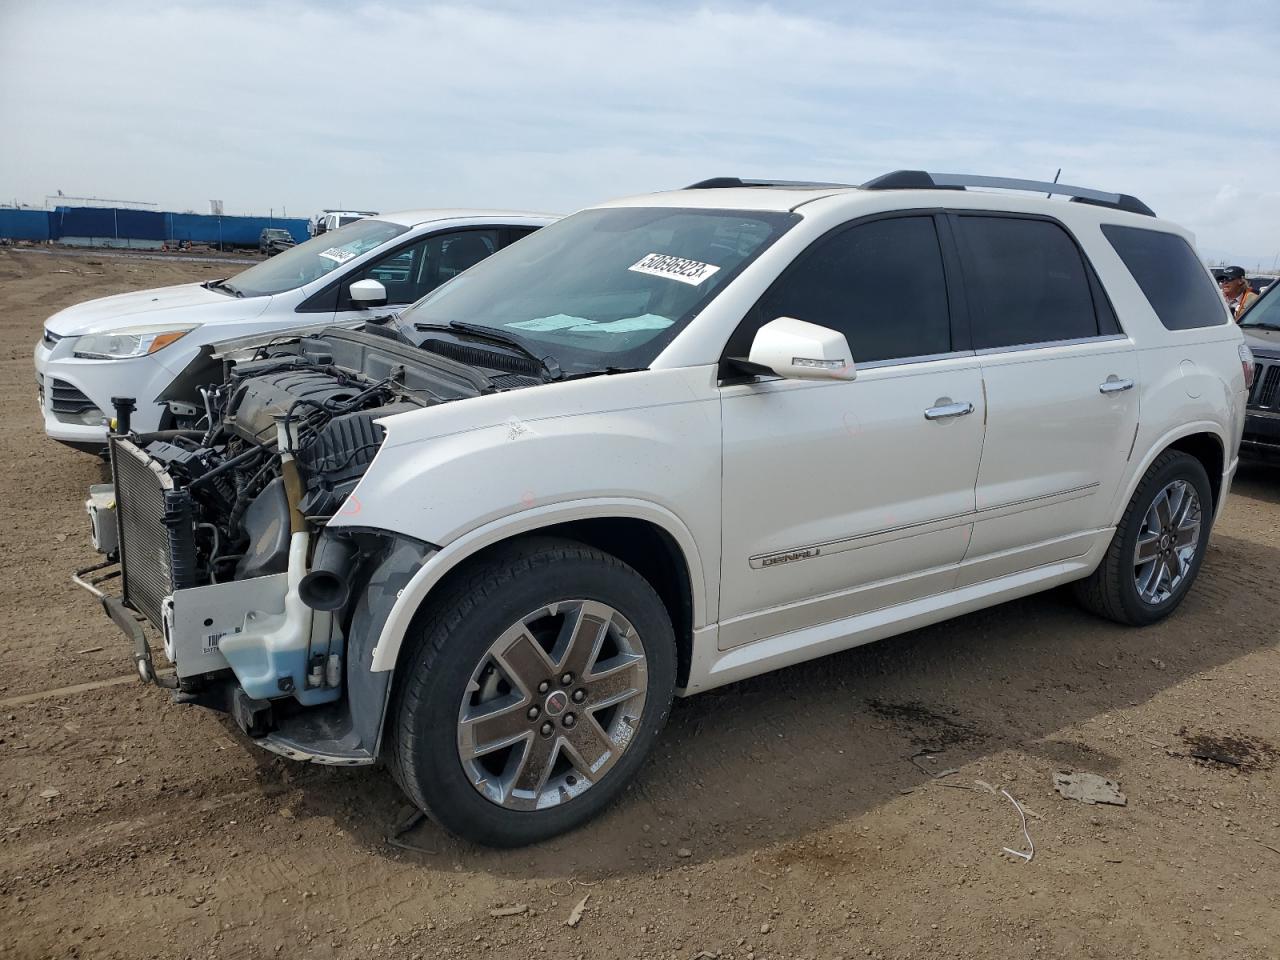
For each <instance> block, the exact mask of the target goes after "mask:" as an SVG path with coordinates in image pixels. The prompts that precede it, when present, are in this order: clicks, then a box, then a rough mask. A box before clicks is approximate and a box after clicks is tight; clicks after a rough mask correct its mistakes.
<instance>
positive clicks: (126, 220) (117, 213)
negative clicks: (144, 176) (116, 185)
mask: <svg viewBox="0 0 1280 960" xmlns="http://www.w3.org/2000/svg"><path fill="white" fill-rule="evenodd" d="M266 227H274V228H278V229H284V230H288V231H289V234H290V235H291V236H292V237H293V239H294V240H295V241H297V242H298V243H302V242H303V241H304V240H306V239H307V237H308V234H307V221H306V220H303V219H300V218H297V217H290V218H284V217H218V216H212V215H207V214H198V213H160V212H156V211H152V210H126V209H123V208H117V207H57V208H56V209H54V210H15V209H8V208H6V209H0V237H2V238H5V239H9V240H36V241H44V240H62V239H64V238H65V239H66V240H68V241H74V242H79V243H85V242H88V243H91V244H92V243H103V244H113V245H114V244H116V243H118V242H124V241H130V240H136V241H140V242H142V243H143V244H147V245H156V246H158V245H159V244H161V243H178V242H180V241H183V240H186V241H189V242H191V243H208V244H211V245H213V246H237V247H254V246H257V244H258V236H259V235H260V234H261V233H262V231H263V229H264V228H266Z"/></svg>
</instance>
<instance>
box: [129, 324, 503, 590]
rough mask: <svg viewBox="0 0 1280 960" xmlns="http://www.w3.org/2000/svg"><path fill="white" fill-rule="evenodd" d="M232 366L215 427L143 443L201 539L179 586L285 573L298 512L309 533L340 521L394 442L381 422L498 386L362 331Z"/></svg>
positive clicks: (172, 503)
mask: <svg viewBox="0 0 1280 960" xmlns="http://www.w3.org/2000/svg"><path fill="white" fill-rule="evenodd" d="M224 359H225V362H226V376H225V379H224V381H223V383H222V385H221V386H218V387H216V388H213V389H205V390H202V391H201V393H202V396H203V399H204V407H205V417H204V419H203V420H202V421H201V422H200V426H201V427H202V428H203V429H187V430H171V431H165V432H162V433H157V434H149V435H141V436H136V437H134V438H133V440H132V442H133V444H134V445H135V446H136V447H138V448H140V449H141V450H142V451H143V452H144V453H145V454H146V455H147V457H148V458H149V459H150V460H151V461H152V462H153V463H154V464H156V465H157V466H158V467H160V468H161V469H163V471H164V472H165V473H166V474H167V475H168V477H169V478H170V479H171V480H172V482H173V488H174V489H173V491H172V492H170V493H168V494H166V507H165V509H166V512H167V513H170V514H175V513H176V514H182V515H185V516H189V519H190V525H189V526H188V524H187V523H186V522H185V520H184V522H182V523H180V524H177V525H174V524H170V529H171V530H173V531H174V532H175V533H179V534H181V532H185V531H187V530H190V531H192V533H191V535H190V536H191V540H190V542H189V543H173V544H172V547H171V548H172V552H173V556H174V564H173V566H174V569H173V579H174V581H175V582H174V583H173V584H172V586H173V587H175V588H178V587H181V588H186V587H195V586H202V585H205V584H212V583H219V582H226V581H228V580H242V579H247V578H251V577H261V576H265V575H268V574H273V573H280V572H282V571H284V570H285V568H286V566H287V564H288V553H289V540H290V533H291V530H294V529H295V528H296V526H297V522H296V520H295V519H294V518H293V516H292V513H291V507H294V506H296V510H297V512H298V514H300V515H301V517H302V518H305V521H306V523H307V524H308V526H323V524H324V522H325V520H327V519H328V518H329V517H332V516H333V514H334V513H335V512H336V511H337V510H338V509H339V508H340V507H341V506H342V504H343V502H344V500H345V499H346V497H347V496H348V495H349V494H350V492H351V491H352V489H353V488H354V487H355V485H356V484H357V483H358V482H359V480H360V477H361V476H362V475H363V474H364V472H365V470H366V469H367V468H368V466H369V464H370V462H372V460H373V458H374V455H375V454H376V453H377V450H378V447H379V445H380V444H381V443H382V441H383V437H384V431H383V429H382V427H381V426H379V425H378V424H377V423H376V422H375V421H377V420H379V419H381V418H383V417H388V416H392V415H394V414H397V413H404V412H407V411H411V410H415V409H419V408H422V407H426V406H431V405H433V404H436V403H440V402H444V401H448V400H455V399H461V398H463V397H467V396H475V395H476V394H477V393H480V392H483V391H484V390H485V389H487V384H486V383H485V380H484V378H482V377H480V376H479V375H478V374H474V373H472V371H469V370H467V369H466V368H464V367H461V366H460V365H456V364H450V363H449V361H447V360H440V359H437V358H435V357H432V356H430V355H428V354H426V353H425V352H424V351H420V350H415V349H413V348H412V347H408V346H402V345H401V344H399V343H398V342H396V341H393V340H390V339H387V338H385V337H382V336H376V335H373V334H370V333H367V332H363V331H357V330H341V331H337V330H334V331H326V332H325V333H323V334H320V335H316V336H310V337H305V338H302V339H298V340H291V341H289V342H284V343H268V344H266V345H263V346H258V347H255V348H252V349H251V350H241V351H236V352H234V353H233V354H231V355H230V356H228V357H226V358H224ZM454 368H456V369H454ZM282 440H283V443H282ZM286 464H292V466H286ZM293 477H296V483H297V488H296V490H293V491H290V490H289V485H290V483H291V482H292V478H293ZM290 493H292V494H293V496H290ZM178 539H179V540H182V539H185V538H183V537H182V536H181V535H179V538H178Z"/></svg>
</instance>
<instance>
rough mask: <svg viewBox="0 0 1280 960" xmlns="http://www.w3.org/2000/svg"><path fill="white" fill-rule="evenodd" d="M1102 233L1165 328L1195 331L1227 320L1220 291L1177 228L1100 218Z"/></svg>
mask: <svg viewBox="0 0 1280 960" xmlns="http://www.w3.org/2000/svg"><path fill="white" fill-rule="evenodd" d="M1102 233H1103V235H1104V236H1105V237H1106V238H1107V240H1108V241H1110V243H1111V246H1112V247H1114V248H1115V251H1116V253H1118V254H1119V255H1120V259H1121V260H1123V261H1124V265H1125V266H1126V267H1128V268H1129V272H1130V273H1131V274H1133V279H1134V280H1136V281H1137V282H1138V286H1139V287H1141V288H1142V292H1143V293H1144V294H1145V295H1146V298H1147V302H1148V303H1150V304H1151V309H1152V310H1154V311H1155V312H1156V316H1157V317H1159V318H1160V322H1161V323H1163V324H1164V325H1165V329H1167V330H1194V329H1196V328H1197V327H1216V326H1219V325H1221V324H1224V323H1226V322H1227V312H1226V307H1225V305H1224V303H1223V299H1222V294H1220V293H1219V292H1218V291H1217V290H1216V289H1215V288H1214V286H1213V281H1212V280H1210V279H1209V275H1208V274H1207V273H1206V272H1205V269H1204V266H1203V264H1201V263H1200V258H1199V257H1198V256H1196V252H1195V251H1194V250H1193V249H1191V244H1189V243H1187V241H1186V240H1183V239H1182V237H1180V236H1178V235H1177V234H1176V233H1162V232H1161V231H1159V230H1146V229H1144V228H1142V227H1121V226H1118V225H1116V224H1114V223H1104V224H1103V225H1102Z"/></svg>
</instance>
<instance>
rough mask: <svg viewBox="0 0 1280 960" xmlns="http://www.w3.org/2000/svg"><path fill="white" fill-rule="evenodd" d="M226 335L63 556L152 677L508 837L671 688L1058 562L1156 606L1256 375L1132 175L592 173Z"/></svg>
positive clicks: (1179, 566)
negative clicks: (315, 320) (357, 314)
mask: <svg viewBox="0 0 1280 960" xmlns="http://www.w3.org/2000/svg"><path fill="white" fill-rule="evenodd" d="M974 187H979V188H981V187H999V188H1005V190H1004V192H999V193H995V192H989V191H986V192H984V191H982V190H980V189H978V190H975V189H972V188H974ZM1016 190H1024V191H1030V192H1039V193H1045V192H1050V191H1052V192H1053V193H1055V194H1058V195H1065V196H1066V197H1067V198H1068V199H1067V200H1066V201H1062V200H1047V199H1044V198H1043V197H1038V196H1034V195H1017V194H1015V193H1013V192H1011V191H1016ZM217 361H218V362H219V363H221V364H223V368H222V370H221V371H220V372H219V373H220V375H219V376H218V377H217V378H215V379H218V380H220V381H221V382H222V386H221V387H220V388H218V389H217V390H216V391H211V392H210V393H209V397H210V399H209V402H210V410H211V416H210V418H209V420H208V421H207V422H203V423H200V424H198V425H197V427H196V428H195V429H186V430H174V431H168V432H164V433H150V434H148V433H137V432H133V431H131V430H130V429H129V424H128V423H127V420H128V416H127V410H122V411H120V413H121V416H120V418H119V419H120V423H119V424H118V432H117V433H116V434H115V435H114V436H113V438H112V442H111V448H112V464H113V477H114V489H106V490H99V491H96V492H95V495H94V497H92V498H91V500H90V502H89V506H90V511H91V513H92V515H93V518H94V521H95V529H96V537H97V539H98V541H99V544H100V546H101V547H102V549H104V550H105V551H106V552H108V553H110V554H111V555H112V556H110V557H109V558H108V560H107V562H106V563H105V564H104V565H101V566H100V568H98V569H96V570H94V571H92V572H90V571H84V572H82V573H81V578H82V580H83V581H84V582H86V583H87V584H89V585H90V586H93V588H94V589H95V590H97V591H99V592H101V588H102V587H103V586H104V584H105V583H106V582H108V581H107V579H106V578H108V577H109V576H111V575H112V574H114V573H117V572H120V571H121V569H122V574H123V576H122V594H121V595H120V596H104V598H103V599H104V605H105V607H106V609H107V611H108V612H109V613H110V615H111V616H112V618H113V619H114V620H115V621H116V622H117V623H118V624H119V625H120V627H121V628H122V629H123V630H124V631H125V632H126V633H127V634H129V635H130V636H132V637H133V639H134V651H135V658H136V662H137V666H138V669H139V672H140V673H141V675H142V676H143V677H144V679H151V680H156V681H157V682H161V683H163V684H165V685H167V686H170V687H172V688H174V694H175V696H176V697H177V698H179V699H180V700H182V701H185V702H191V703H199V704H204V705H206V706H211V707H215V708H219V709H224V710H229V711H231V712H232V713H233V714H234V716H235V717H236V719H237V721H238V722H239V724H240V725H241V727H242V728H243V729H244V730H245V731H246V732H247V733H248V734H249V735H250V736H251V737H254V738H255V739H257V741H258V742H259V743H260V744H261V745H262V746H264V747H266V748H267V749H270V750H274V751H277V752H279V753H282V754H285V755H287V756H290V757H295V758H297V759H303V760H311V761H316V762H320V763H334V764H372V763H374V762H375V761H378V760H382V761H385V763H386V764H387V765H388V766H389V767H390V768H391V770H392V771H393V772H394V775H395V776H396V778H397V779H398V781H399V782H400V784H401V785H402V786H403V787H404V789H405V790H406V792H407V793H408V795H409V796H410V797H411V798H412V800H413V801H414V803H416V804H417V805H418V806H419V807H421V808H422V809H423V810H425V811H427V812H428V813H430V814H431V815H432V816H433V817H434V818H436V819H437V820H438V821H439V822H440V823H441V824H443V825H444V826H445V827H447V828H448V829H450V830H453V831H455V832H457V833H459V834H462V835H464V836H467V837H470V838H473V839H475V840H478V841H481V842H484V843H490V844H497V845H514V844H522V843H528V842H531V841H536V840H539V839H541V838H544V837H548V836H550V835H553V834H555V833H557V832H559V831H562V830H565V829H568V828H570V827H573V826H574V825H576V824H579V823H581V822H582V821H584V820H585V819H587V818H588V817H590V816H591V815H592V814H594V813H596V812H597V811H599V810H600V809H601V808H602V807H604V806H605V805H606V804H607V803H608V802H609V801H610V799H611V798H613V797H615V796H616V795H617V793H618V791H619V790H620V789H621V788H622V787H623V785H624V784H625V783H626V782H627V780H628V778H629V777H630V776H631V775H632V774H633V773H634V772H635V770H636V768H637V767H638V766H639V765H640V763H641V762H642V760H643V759H644V757H645V755H646V754H647V753H648V751H649V750H650V748H651V747H652V746H653V743H654V740H655V738H656V737H657V736H658V734H659V731H660V730H661V728H662V725H663V722H664V721H665V719H666V717H667V714H668V711H669V709H670V706H671V702H672V696H673V694H680V695H686V694H692V693H696V692H698V691H701V690H706V689H709V688H711V687H715V686H718V685H720V684H725V683H730V682H732V681H735V680H739V679H742V678H744V677H750V676H752V675H755V674H759V673H763V672H765V671H769V670H774V669H777V668H779V667H785V666H787V665H789V664H793V663H796V662H798V661H801V660H805V659H808V658H812V657H817V656H821V655H824V654H829V653H833V652H835V651H839V650H844V649H847V648H849V647H852V646H854V645H856V644H860V643H866V642H868V641H871V640H877V639H880V638H882V637H887V636H890V635H892V634H896V633H901V632H903V631H906V630H910V629H913V628H915V627H919V626H922V625H924V624H928V623H933V622H936V621H939V620H943V619H945V618H947V617H951V616H955V615H957V614H960V613H964V612H967V611H971V610H975V609H977V608H980V607H984V606H988V605H990V604H995V603H999V602H1001V601H1004V600H1008V599H1010V598H1013V597H1019V596H1023V595H1025V594H1028V593H1032V592H1034V591H1038V590H1043V589H1046V588H1048V587H1052V586H1054V585H1056V584H1062V583H1067V582H1070V581H1075V582H1076V583H1077V585H1078V591H1079V595H1080V597H1081V598H1082V600H1083V601H1084V603H1085V604H1086V606H1088V607H1089V608H1091V609H1092V610H1094V611H1096V612H1098V613H1101V614H1103V615H1105V616H1108V617H1111V618H1113V619H1115V620H1118V621H1121V622H1123V623H1130V624H1148V623H1152V622H1154V621H1156V620H1159V619H1160V618H1162V617H1165V616H1167V615H1168V614H1169V613H1171V612H1172V611H1173V610H1174V609H1175V608H1176V607H1177V606H1178V604H1179V603H1180V602H1181V601H1182V599H1183V597H1184V596H1185V595H1186V592H1187V590H1188V589H1189V588H1190V586H1191V584H1192V582H1193V581H1194V580H1195V577H1196V573H1197V571H1198V569H1199V567H1200V564H1201V561H1202V559H1203V557H1204V552H1205V546H1206V544H1207V542H1208V538H1209V532H1210V528H1211V525H1212V523H1213V520H1214V518H1215V517H1216V516H1217V515H1218V514H1219V513H1220V512H1221V510H1222V506H1223V502H1224V500H1225V498H1226V495H1227V491H1228V488H1229V486H1230V482H1231V478H1232V475H1233V472H1234V470H1235V468H1236V450H1237V446H1238V444H1239V441H1240V434H1241V429H1242V424H1243V420H1244V410H1245V402H1244V401H1245V394H1246V387H1247V382H1248V379H1249V377H1250V375H1251V371H1252V367H1251V365H1250V362H1249V357H1248V352H1247V350H1246V349H1245V348H1244V347H1243V345H1242V341H1241V335H1240V333H1239V331H1238V329H1237V328H1236V327H1235V325H1234V324H1232V323H1230V322H1229V321H1228V317H1227V312H1226V307H1225V305H1224V303H1223V301H1222V298H1221V297H1220V296H1219V295H1218V293H1217V290H1216V289H1215V287H1214V284H1213V281H1212V279H1211V277H1210V275H1209V273H1208V271H1207V270H1206V269H1205V268H1204V267H1203V265H1202V264H1201V263H1200V261H1199V259H1198V258H1197V256H1196V254H1195V252H1194V249H1193V247H1192V245H1191V238H1190V237H1189V235H1188V234H1187V233H1186V232H1185V231H1183V230H1181V229H1180V228H1178V227H1176V226H1173V225H1171V224H1169V223H1166V222H1163V221H1161V220H1158V219H1156V218H1155V217H1154V215H1153V214H1152V213H1151V211H1150V210H1149V209H1147V208H1146V207H1145V206H1144V205H1143V204H1142V203H1140V202H1139V201H1137V200H1135V199H1134V198H1132V197H1129V196H1125V195H1118V194H1107V193H1102V192H1099V191H1095V190H1089V189H1083V188H1076V187H1069V186H1065V185H1062V184H1056V185H1050V184H1040V183H1026V182H1023V181H1005V180H993V179H991V178H981V177H961V176H942V175H930V174H927V173H923V172H919V171H900V172H898V173H895V174H889V175H886V176H884V177H881V178H879V179H877V180H875V181H872V182H870V183H867V184H864V185H863V186H862V187H844V186H839V185H830V184H779V183H750V182H743V181H739V180H734V179H728V178H726V179H721V180H713V181H707V182H705V183H702V184H698V185H696V186H695V187H692V188H689V189H686V190H682V191H676V192H672V193H666V194H658V195H653V196H645V197H638V198H632V199H628V200H620V201H617V202H614V203H609V204H605V205H603V206H600V207H597V208H594V209H589V210H586V211H584V212H581V213H578V214H576V215H574V216H571V217H569V218H567V219H565V220H563V221H561V222H559V223H557V224H554V225H552V226H549V227H546V228H545V229H543V230H541V231H539V232H538V233H536V234H534V235H533V236H531V237H529V238H528V239H526V240H524V241H522V242H521V243H519V244H516V245H514V246H512V247H510V248H508V249H506V250H503V251H501V252H499V253H497V254H496V255H494V256H493V257H491V258H489V259H487V260H485V261H484V262H482V263H480V264H479V265H477V266H476V267H474V268H473V269H471V270H469V271H467V272H466V273H465V274H462V275H461V276H459V277H458V278H457V279H455V280H453V281H451V282H450V283H448V284H446V285H444V286H442V287H441V288H439V289H438V290H436V291H435V292H434V293H432V294H430V295H429V296H427V297H426V298H425V299H423V300H422V301H420V302H419V303H417V304H416V305H415V306H413V307H412V308H410V309H409V310H406V311H405V312H403V313H402V314H400V315H399V317H398V318H394V319H390V320H388V321H386V322H384V323H381V324H379V323H372V322H371V323H368V324H366V325H365V326H364V327H363V328H362V329H335V328H330V329H326V330H321V331H317V332H313V333H312V334H310V335H308V336H302V337H296V336H295V337H288V338H284V339H281V338H275V339H270V340H268V339H267V338H266V337H263V338H261V339H260V340H259V341H258V342H252V341H250V342H243V341H242V342H239V343H235V344H231V345H224V347H223V348H221V349H220V351H219V354H218V357H217ZM113 512H114V514H115V517H114V521H115V522H114V523H113V522H112V516H111V514H112V513H113ZM117 533H118V537H117ZM113 560H118V562H119V564H120V567H119V568H117V567H116V566H114V565H113V562H112V561H113ZM141 621H146V622H148V623H149V627H148V628H147V630H144V626H143V623H142V622H141ZM152 628H154V630H155V631H157V632H158V634H159V635H160V637H161V638H162V642H163V646H164V651H165V655H166V657H167V659H168V660H170V661H171V662H172V663H173V665H174V667H175V672H174V673H172V674H170V673H168V672H167V671H161V672H159V673H158V672H157V670H156V668H155V667H153V664H152V659H151V652H150V647H149V644H148V640H147V633H148V632H149V630H151V629H152Z"/></svg>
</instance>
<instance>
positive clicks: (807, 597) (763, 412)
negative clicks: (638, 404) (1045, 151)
mask: <svg viewBox="0 0 1280 960" xmlns="http://www.w3.org/2000/svg"><path fill="white" fill-rule="evenodd" d="M940 219H941V218H935V217H934V216H932V215H928V214H925V215H914V216H901V217H887V218H880V219H875V220H870V221H862V222H857V223H854V224H852V225H849V226H846V227H844V228H842V229H839V230H837V231H834V232H833V233H830V234H828V235H827V236H825V237H823V238H821V239H819V240H818V241H816V242H815V243H814V244H813V245H812V246H811V247H810V248H809V249H808V250H807V251H805V253H803V254H801V256H800V257H798V258H797V260H796V262H795V263H794V264H793V265H792V266H791V267H790V268H789V269H788V271H787V272H786V273H784V274H783V275H782V276H781V277H780V278H779V280H778V281H777V282H776V283H775V284H774V286H773V287H772V288H771V289H770V290H769V291H768V292H767V293H766V294H765V295H764V297H763V298H762V299H761V301H760V302H759V303H758V304H757V305H756V307H755V308H754V309H753V311H752V313H751V314H750V315H749V316H748V317H747V318H746V319H745V320H744V321H743V323H742V325H741V326H740V327H739V329H738V331H737V332H735V334H734V336H733V338H732V339H731V340H730V342H729V344H728V346H727V348H726V351H725V353H726V356H730V357H744V356H746V355H747V353H748V352H749V350H750V344H751V340H752V338H753V337H754V335H755V332H756V331H757V330H758V329H759V328H760V327H761V326H762V325H763V324H764V323H767V322H769V321H771V320H775V319H777V318H778V317H780V316H789V317H796V318H798V319H800V320H806V321H808V322H810V323H816V324H819V325H821V326H825V327H829V328H831V329H835V330H839V331H841V332H842V333H844V334H845V336H846V338H847V339H848V341H849V345H850V349H851V350H852V353H853V359H854V362H855V364H856V366H857V378H856V379H855V380H852V381H801V380H780V379H773V378H769V379H755V380H751V381H749V382H737V383H734V382H726V383H725V384H724V385H723V386H722V387H721V398H722V431H723V450H724V458H723V481H722V509H723V559H722V576H721V607H720V632H719V635H720V646H721V648H729V647H733V646H737V645H739V644H742V643H749V642H752V641H755V640H759V639H763V638H765V637H772V636H778V635H781V634H786V633H791V632H794V631H796V630H800V629H804V628H805V627H810V626H814V625H817V624H821V623H829V622H831V621H834V620H840V619H843V618H846V617H850V616H854V615H856V614H859V613H864V612H866V611H868V610H873V609H877V608H880V607H884V606H889V605H892V604H895V603H901V602H904V601H908V600H912V599H915V598H917V597H920V596H924V595H927V594H931V593H938V592H941V591H944V590H946V589H948V588H949V587H950V586H951V584H952V583H953V582H954V580H955V574H956V565H957V564H958V563H959V561H960V560H961V558H962V557H963V555H964V551H965V548H966V546H967V544H968V538H969V524H970V523H971V514H972V510H973V504H974V494H973V488H974V482H975V479H976V477H977V471H978V461H979V456H980V452H981V449H982V430H983V419H984V413H985V412H984V410H983V400H982V376H981V370H980V367H979V362H978V360H977V358H976V357H974V355H973V353H972V351H970V350H968V349H967V345H966V344H964V343H963V342H957V337H956V336H955V331H954V330H953V326H952V322H951V320H952V316H953V311H954V309H959V308H960V307H961V305H960V304H959V303H958V302H957V301H954V300H953V299H952V298H951V296H950V294H949V290H948V286H947V282H946V281H947V275H948V273H954V272H955V270H956V269H957V268H956V266H955V263H954V260H953V259H952V257H951V256H950V255H949V248H948V255H947V256H944V253H943V247H942V246H941V245H940V243H939V235H938V229H937V227H938V220H940ZM942 223H943V225H944V226H945V220H943V221H942ZM960 339H962V337H961V338H960ZM931 418H932V419H931Z"/></svg>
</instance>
